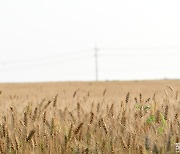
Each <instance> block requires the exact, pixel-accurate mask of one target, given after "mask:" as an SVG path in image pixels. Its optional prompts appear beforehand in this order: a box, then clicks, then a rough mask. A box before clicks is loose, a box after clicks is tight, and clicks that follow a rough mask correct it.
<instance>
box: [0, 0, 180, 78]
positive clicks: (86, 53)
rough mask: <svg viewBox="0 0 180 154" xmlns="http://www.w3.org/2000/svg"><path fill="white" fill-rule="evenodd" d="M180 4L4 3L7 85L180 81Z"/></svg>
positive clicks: (1, 41) (1, 28)
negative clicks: (28, 82)
mask: <svg viewBox="0 0 180 154" xmlns="http://www.w3.org/2000/svg"><path fill="white" fill-rule="evenodd" d="M179 7H180V1H178V0H173V1H167V0H163V1H162V0H158V1H157V0H156V1H155V0H152V1H143V0H137V1H133V0H129V1H125V0H124V1H122V0H121V1H119V0H111V1H110V0H91V1H84V0H76V1H73V0H66V1H65V0H64V1H58V0H51V1H47V0H31V1H26V0H16V1H13V0H6V1H0V54H1V56H0V82H20V81H22V82H24V81H31V82H33V81H67V80H71V81H72V80H79V81H80V80H83V81H85V80H95V68H94V67H95V64H94V46H95V42H96V43H97V46H98V48H99V52H98V53H99V79H100V80H136V79H163V78H180V72H179V71H178V70H179V66H180V61H179V57H180V28H179V27H180V18H179V15H180V9H179Z"/></svg>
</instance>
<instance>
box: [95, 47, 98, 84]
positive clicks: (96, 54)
mask: <svg viewBox="0 0 180 154" xmlns="http://www.w3.org/2000/svg"><path fill="white" fill-rule="evenodd" d="M94 51H95V75H96V81H98V48H97V44H95V48H94Z"/></svg>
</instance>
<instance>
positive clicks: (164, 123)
mask: <svg viewBox="0 0 180 154" xmlns="http://www.w3.org/2000/svg"><path fill="white" fill-rule="evenodd" d="M161 121H162V125H163V126H165V125H166V120H165V119H164V116H163V115H162V114H161Z"/></svg>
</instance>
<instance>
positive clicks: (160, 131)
mask: <svg viewBox="0 0 180 154" xmlns="http://www.w3.org/2000/svg"><path fill="white" fill-rule="evenodd" d="M163 132H164V128H163V127H159V128H158V133H159V134H161V135H162V134H163Z"/></svg>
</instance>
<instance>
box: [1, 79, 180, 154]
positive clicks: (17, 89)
mask: <svg viewBox="0 0 180 154" xmlns="http://www.w3.org/2000/svg"><path fill="white" fill-rule="evenodd" d="M0 90H1V94H0V111H1V112H0V153H23V152H24V151H25V152H26V153H174V152H175V143H179V142H180V141H179V139H180V118H179V113H180V96H179V92H180V81H179V80H157V81H119V82H118V81H112V82H110V81H107V82H49V83H2V84H0Z"/></svg>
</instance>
